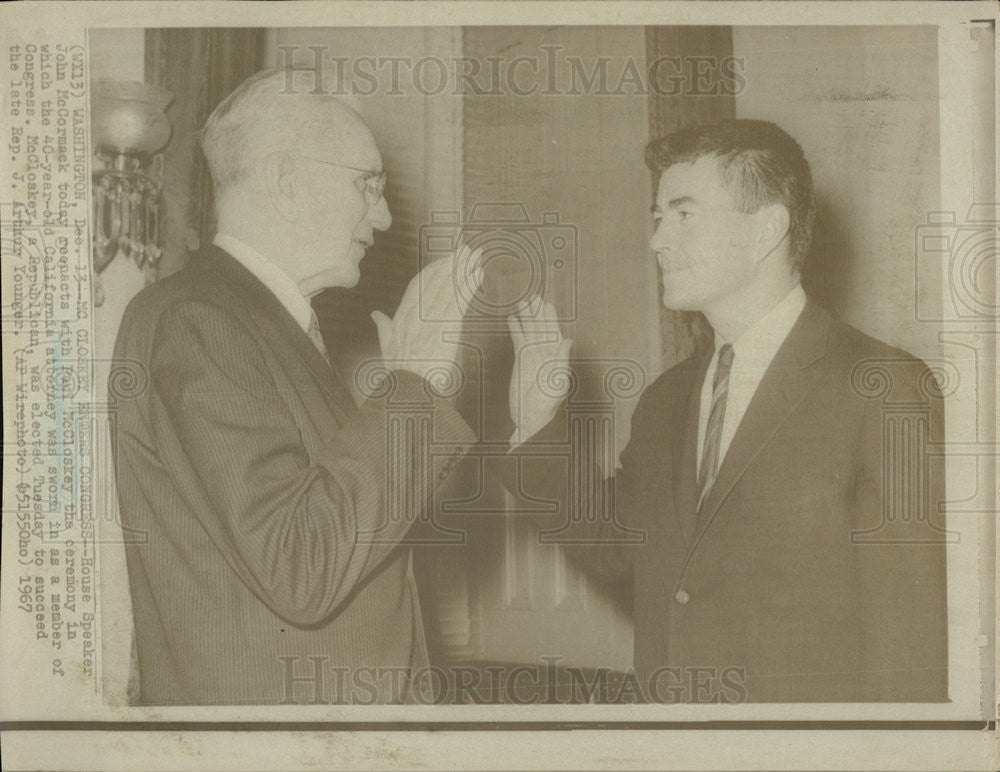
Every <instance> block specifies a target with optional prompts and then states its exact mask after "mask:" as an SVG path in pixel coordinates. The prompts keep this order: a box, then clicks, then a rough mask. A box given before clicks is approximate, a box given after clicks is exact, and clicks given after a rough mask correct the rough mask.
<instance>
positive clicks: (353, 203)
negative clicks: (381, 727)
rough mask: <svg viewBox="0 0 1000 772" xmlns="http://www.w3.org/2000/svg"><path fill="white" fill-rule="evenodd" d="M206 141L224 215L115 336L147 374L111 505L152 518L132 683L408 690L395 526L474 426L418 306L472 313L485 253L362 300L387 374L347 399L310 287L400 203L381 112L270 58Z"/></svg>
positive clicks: (422, 656)
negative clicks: (445, 392)
mask: <svg viewBox="0 0 1000 772" xmlns="http://www.w3.org/2000/svg"><path fill="white" fill-rule="evenodd" d="M202 144H203V148H204V151H205V155H206V158H207V159H208V163H209V167H210V170H211V174H212V180H213V183H214V187H215V197H216V205H217V212H218V235H217V236H216V238H215V241H214V244H212V245H211V246H208V247H207V248H205V249H203V250H201V251H200V253H198V254H196V255H195V256H193V258H192V260H191V261H190V264H189V265H188V266H187V267H186V268H185V269H183V270H182V271H180V272H178V273H176V274H174V275H173V276H170V277H168V278H166V279H164V280H162V281H159V282H157V283H155V284H153V285H152V286H151V287H149V288H147V289H146V290H145V291H144V292H142V293H140V294H139V295H138V296H137V297H136V298H135V300H134V301H133V302H132V303H131V305H130V306H129V309H128V311H127V313H126V316H125V319H124V321H123V323H122V327H121V333H120V335H119V339H118V343H117V347H116V357H117V358H119V359H121V360H128V361H131V362H133V363H137V364H138V365H139V366H141V367H142V368H144V369H145V371H146V372H147V373H148V388H147V389H145V391H144V392H143V393H142V394H140V395H138V396H136V397H134V398H131V399H124V398H121V399H119V400H118V401H117V403H116V404H115V405H114V407H115V412H116V417H115V425H114V430H113V437H114V450H115V463H116V473H117V481H118V492H119V500H120V506H121V514H122V522H123V524H124V526H125V527H126V528H128V529H130V530H131V531H132V532H134V533H143V534H145V535H146V538H145V539H144V540H142V543H135V544H132V545H130V546H129V548H128V554H127V557H128V569H129V581H130V586H131V593H132V603H133V608H134V619H135V631H136V647H137V654H138V662H139V687H140V694H139V699H140V701H141V702H142V703H145V704H171V703H180V704H236V703H244V704H247V703H293V702H294V703H317V704H322V703H330V702H338V701H350V700H351V699H352V698H354V697H356V696H357V693H361V694H363V695H364V699H365V700H366V701H370V702H390V701H404V700H406V698H407V695H408V694H409V693H410V692H411V691H412V688H413V685H412V683H411V676H412V674H413V672H414V670H415V669H419V668H420V667H421V666H423V665H425V664H426V663H427V654H426V647H425V641H424V634H423V629H422V626H421V619H420V611H419V605H418V600H417V596H416V588H415V583H414V578H413V569H412V563H411V556H410V550H409V549H408V548H407V547H406V545H405V544H401V542H405V538H406V534H407V531H408V530H409V528H410V527H411V525H412V524H413V522H414V521H416V520H419V519H421V518H423V517H426V515H427V513H428V511H429V508H430V507H432V506H433V500H434V498H435V489H437V488H440V486H441V485H442V482H443V481H444V480H445V478H447V477H448V476H449V473H450V472H451V470H452V469H453V467H454V466H455V464H456V462H457V460H458V459H459V458H460V457H461V456H462V455H463V454H464V453H465V452H466V451H467V449H468V448H469V447H470V446H471V444H472V443H473V442H474V440H475V437H474V435H473V433H472V431H471V430H470V429H469V427H468V426H467V425H466V424H465V422H464V421H463V420H462V419H461V418H460V417H459V415H458V414H457V413H456V412H455V410H454V408H453V407H452V406H451V404H450V403H449V401H447V400H446V399H444V398H443V397H442V396H441V395H440V393H439V392H438V391H436V390H435V388H434V387H433V386H432V385H431V384H430V383H429V381H430V380H434V379H435V375H436V374H440V373H441V372H445V373H447V372H448V371H449V370H451V369H454V368H456V367H457V364H456V356H457V346H456V345H455V344H454V343H448V342H446V341H444V340H442V337H443V336H442V335H441V334H440V330H438V329H437V328H436V327H435V325H434V324H433V323H430V322H425V321H423V320H422V319H421V316H422V315H421V313H420V308H418V305H419V304H421V303H424V304H426V303H433V304H437V305H438V306H440V308H438V310H439V311H440V312H441V313H438V314H433V316H435V317H437V318H442V317H444V318H455V315H456V314H457V315H459V316H460V315H461V314H462V313H464V310H465V309H464V308H461V307H459V305H458V303H460V301H456V299H455V294H456V293H454V292H453V289H452V286H451V280H452V274H453V271H454V270H460V271H461V272H462V274H461V275H466V276H472V277H473V281H474V283H476V284H477V285H478V283H479V282H481V280H482V270H481V268H479V267H478V266H477V264H476V261H478V260H479V255H478V254H476V253H471V252H469V251H468V250H465V251H461V252H460V253H459V254H456V255H455V258H454V261H450V260H444V261H439V262H438V263H436V264H433V265H431V266H429V267H428V268H427V269H425V271H424V273H423V274H422V276H421V280H420V286H419V291H417V289H411V291H409V292H407V294H406V295H405V296H404V299H403V301H402V303H401V305H400V308H399V310H398V311H397V313H396V316H395V318H393V319H389V318H388V317H386V316H384V315H381V314H376V315H375V322H376V324H377V325H378V333H379V339H380V343H381V347H382V360H383V362H384V368H383V369H384V372H385V377H384V378H383V380H382V382H381V385H380V387H379V388H377V389H375V390H373V391H371V393H370V394H369V399H367V401H365V402H363V403H362V404H361V405H360V406H358V405H357V404H356V402H355V400H354V399H353V398H352V396H351V393H350V391H349V389H348V384H347V383H345V379H344V378H343V376H342V375H341V374H339V373H337V372H336V371H335V369H334V368H333V367H332V366H331V364H330V361H329V357H328V355H327V352H326V349H325V347H324V344H323V340H322V338H321V336H320V335H319V329H318V324H317V321H316V317H315V315H314V313H313V310H312V307H311V306H310V302H309V301H310V298H311V297H312V296H314V295H315V294H317V293H318V292H320V291H321V290H323V289H325V288H327V287H338V286H340V287H352V286H354V285H355V284H356V283H357V282H358V280H359V277H360V274H359V270H358V265H359V263H360V262H361V260H362V259H363V258H364V256H365V251H366V249H367V248H368V247H370V246H371V245H372V243H373V242H374V238H375V236H374V233H375V231H376V230H385V229H387V228H388V227H389V225H390V224H391V222H392V217H391V215H390V213H389V208H388V205H387V203H386V200H385V198H384V197H383V195H382V193H383V189H384V186H385V173H384V171H383V170H382V159H381V156H380V155H379V151H378V148H377V147H376V145H375V141H374V139H373V137H372V134H371V132H370V131H369V129H368V128H367V126H366V125H365V124H364V122H363V121H362V120H361V118H360V117H359V115H358V114H357V113H356V112H355V111H354V110H353V109H352V108H351V107H350V106H349V105H347V104H345V103H344V102H342V101H340V100H338V99H336V98H333V97H331V96H327V95H315V94H311V93H308V91H307V90H303V91H302V92H300V93H288V89H287V87H286V77H285V73H281V72H265V73H260V74H258V75H255V76H253V77H252V78H250V79H249V80H247V81H246V82H244V83H243V84H242V85H240V86H239V87H238V88H237V89H236V90H235V91H234V92H233V93H232V94H230V95H229V97H227V98H226V99H225V100H224V101H223V102H222V103H221V104H220V105H219V106H218V107H217V108H216V110H215V111H214V112H213V114H212V115H211V117H210V118H209V119H208V122H207V124H206V126H205V130H204V133H203V137H202ZM415 282H416V280H415ZM415 286H416V285H414V287H415ZM451 306H454V307H453V308H452V307H451ZM113 393H114V392H113V391H112V394H113ZM393 404H399V405H410V406H413V405H417V406H419V407H420V409H421V410H422V411H423V414H424V415H428V414H429V415H430V416H431V417H432V427H433V437H434V442H435V445H434V454H433V456H430V455H429V454H428V453H427V452H426V451H421V449H420V448H421V443H419V442H418V441H416V439H415V438H414V436H413V435H412V434H409V435H408V434H406V433H405V432H403V433H402V434H400V433H396V434H394V433H393V427H394V426H397V424H394V423H393V419H392V410H391V405H393ZM404 424H405V422H404ZM397 435H398V436H397ZM401 481H405V483H404V482H401ZM400 491H403V492H405V494H406V496H405V497H403V498H402V499H400V498H399V496H397V495H396V494H397V493H399V492H400ZM360 673H363V674H366V675H365V679H362V680H364V684H362V685H363V686H364V687H365V688H364V689H362V690H361V692H357V689H356V688H355V687H357V686H358V684H359V681H358V675H359V674H360Z"/></svg>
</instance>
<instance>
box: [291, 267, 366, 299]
mask: <svg viewBox="0 0 1000 772" xmlns="http://www.w3.org/2000/svg"><path fill="white" fill-rule="evenodd" d="M360 280H361V271H360V270H358V267H357V266H356V265H352V266H338V267H337V268H331V269H329V270H326V271H321V272H320V273H315V274H313V275H312V276H309V277H307V278H305V279H303V280H302V281H300V282H299V289H300V290H301V292H302V294H303V295H305V296H306V297H312V296H313V295H316V294H318V293H320V292H322V291H323V290H325V289H331V288H332V287H344V288H345V289H350V288H352V287H356V286H357V285H358V282H359V281H360Z"/></svg>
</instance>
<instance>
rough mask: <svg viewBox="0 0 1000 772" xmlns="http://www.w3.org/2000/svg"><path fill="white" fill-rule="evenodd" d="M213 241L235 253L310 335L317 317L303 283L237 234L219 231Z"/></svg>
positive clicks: (236, 257) (237, 258)
mask: <svg viewBox="0 0 1000 772" xmlns="http://www.w3.org/2000/svg"><path fill="white" fill-rule="evenodd" d="M212 243H214V244H215V246H217V247H218V248H219V249H224V250H225V251H226V252H228V253H229V254H230V255H232V256H233V257H234V258H235V259H236V260H237V261H238V262H239V263H240V265H242V266H243V267H244V268H246V269H247V270H248V271H250V273H252V274H253V275H254V276H256V277H257V279H258V280H260V282H261V284H263V285H264V286H265V287H267V288H268V289H269V290H270V291H271V294H273V295H274V296H275V297H276V298H277V299H278V302H279V303H281V305H283V306H284V307H285V308H286V309H287V310H288V313H290V314H291V315H292V318H293V319H294V320H295V321H296V323H297V324H298V325H299V326H300V327H301V328H302V330H303V332H305V333H306V335H308V334H309V325H310V324H311V323H312V320H313V309H312V306H311V305H310V304H309V299H308V298H307V297H306V296H305V295H303V294H302V291H301V290H300V289H299V285H298V284H296V283H295V282H294V281H293V280H292V277H291V276H289V275H288V274H287V273H285V272H284V271H283V270H281V269H280V268H279V267H278V266H276V265H275V264H274V263H272V262H271V261H270V260H268V259H267V258H266V257H264V256H263V255H262V254H261V253H260V252H258V251H257V250H256V249H254V248H253V247H250V246H247V245H246V244H244V243H243V242H242V241H240V240H239V239H237V238H234V237H233V236H229V235H227V234H225V233H219V234H217V235H216V237H215V240H214V241H213V242H212Z"/></svg>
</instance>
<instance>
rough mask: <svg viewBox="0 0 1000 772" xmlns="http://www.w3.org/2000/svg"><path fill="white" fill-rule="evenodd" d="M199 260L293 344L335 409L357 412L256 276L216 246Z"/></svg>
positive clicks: (319, 356) (334, 375)
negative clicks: (219, 275) (220, 276)
mask: <svg viewBox="0 0 1000 772" xmlns="http://www.w3.org/2000/svg"><path fill="white" fill-rule="evenodd" d="M196 259H197V260H199V261H200V264H201V266H202V267H203V268H204V269H205V270H209V271H213V272H215V273H218V274H221V275H222V277H223V282H224V283H225V285H226V286H227V287H229V288H230V289H232V291H233V292H234V293H235V294H236V295H237V296H238V297H239V299H240V302H241V303H244V304H246V307H247V308H249V309H252V311H253V313H254V315H255V316H256V317H257V319H258V320H259V321H260V322H262V323H265V324H269V325H271V326H272V327H274V328H275V329H276V331H277V333H278V336H279V337H280V338H282V339H284V340H287V341H288V342H289V343H290V344H291V346H292V348H293V350H294V351H295V352H296V353H297V354H298V356H299V357H300V358H301V359H302V360H303V361H304V362H305V364H306V366H307V367H308V369H309V370H310V372H312V374H313V376H315V379H316V381H317V383H319V384H320V386H321V387H322V389H323V394H324V396H325V398H326V400H327V402H328V403H330V405H331V406H332V407H336V408H337V409H339V410H341V411H344V412H350V411H352V410H354V409H355V403H354V398H353V397H351V394H350V392H349V391H348V389H347V387H346V386H345V385H344V382H343V379H342V378H341V375H340V373H339V372H337V371H336V369H335V368H333V366H332V365H331V364H329V363H327V361H326V360H325V359H324V358H323V355H322V354H321V353H320V352H319V350H318V349H317V348H316V346H315V344H314V343H313V342H312V340H310V338H309V336H308V335H307V334H306V332H305V331H304V330H303V329H302V328H301V327H300V326H299V324H298V322H296V321H295V319H293V318H292V315H291V314H290V313H289V312H288V309H286V308H285V307H284V306H283V305H282V304H281V302H280V301H279V300H278V298H277V297H275V295H274V293H272V292H271V291H270V290H269V289H268V288H267V287H265V286H264V284H262V283H261V281H260V280H259V279H258V278H257V277H256V276H254V275H253V274H252V273H250V271H248V270H247V269H246V268H244V267H243V266H242V265H240V263H239V261H238V260H236V258H234V257H232V256H231V255H230V254H229V253H227V252H226V251H224V250H222V249H220V248H219V247H216V246H215V245H212V246H209V247H207V248H206V249H204V250H203V251H202V252H201V253H200V254H199V255H198V256H197V258H196Z"/></svg>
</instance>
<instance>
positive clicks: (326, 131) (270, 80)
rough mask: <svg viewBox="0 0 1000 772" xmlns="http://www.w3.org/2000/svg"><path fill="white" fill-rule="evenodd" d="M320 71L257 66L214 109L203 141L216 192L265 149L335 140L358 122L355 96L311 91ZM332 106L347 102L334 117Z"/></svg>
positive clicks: (233, 181) (229, 184) (325, 143)
mask: <svg viewBox="0 0 1000 772" xmlns="http://www.w3.org/2000/svg"><path fill="white" fill-rule="evenodd" d="M319 75H320V74H319V73H315V72H312V71H303V70H296V71H286V70H264V71H262V72H258V73H257V74H256V75H251V76H250V77H249V78H247V79H246V80H245V81H243V82H242V83H241V84H240V85H239V86H237V87H236V88H235V89H234V90H233V92H232V93H231V94H229V96H227V97H226V98H225V99H223V100H222V101H221V102H220V103H219V105H218V107H216V108H215V110H213V111H212V114H211V115H210V116H209V117H208V120H207V121H206V122H205V128H204V129H203V131H202V133H201V147H202V150H203V151H204V153H205V158H206V159H207V160H208V168H209V171H210V172H211V175H212V182H213V183H214V186H215V195H216V197H217V198H218V197H221V196H222V195H223V194H224V193H225V192H226V191H227V190H228V189H229V188H231V187H232V186H233V185H234V184H236V183H238V182H240V180H241V179H242V178H243V177H244V175H245V174H246V172H247V171H249V169H250V167H251V166H252V165H253V163H254V161H256V160H258V159H260V158H262V157H263V156H264V155H266V154H267V153H269V152H274V151H281V150H286V151H287V150H295V149H306V150H307V152H308V150H309V149H314V148H317V147H320V146H330V145H331V144H332V145H334V146H335V145H336V144H337V142H338V140H339V139H340V137H338V136H336V135H337V134H338V133H343V132H344V131H346V127H347V126H348V125H349V124H350V123H354V121H352V120H351V118H354V119H356V120H357V121H360V112H361V110H360V105H359V104H358V102H357V100H355V99H352V98H351V97H348V96H341V95H331V94H325V93H319V94H316V93H313V91H314V90H315V89H316V84H318V83H321V80H320V78H319ZM331 106H339V107H341V108H343V111H342V113H341V115H342V117H343V118H344V120H340V121H337V120H336V115H337V113H336V112H334V111H331V110H330V107H331ZM338 128H340V129H341V131H340V132H338V131H337V129H338ZM313 152H315V150H313Z"/></svg>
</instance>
